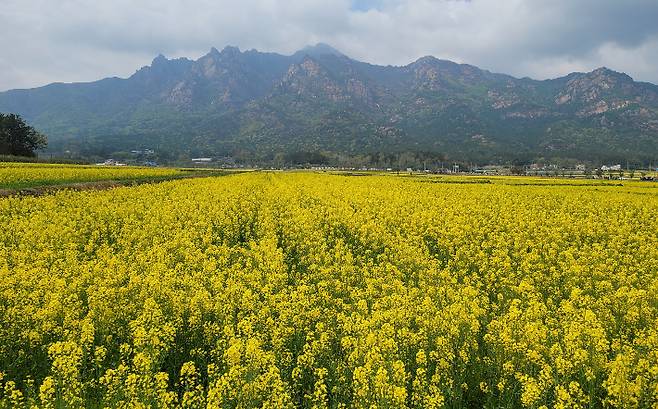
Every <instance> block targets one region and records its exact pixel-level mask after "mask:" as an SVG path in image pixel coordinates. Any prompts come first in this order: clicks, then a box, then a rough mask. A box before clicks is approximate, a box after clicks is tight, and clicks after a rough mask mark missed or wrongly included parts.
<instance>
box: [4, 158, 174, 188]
mask: <svg viewBox="0 0 658 409" xmlns="http://www.w3.org/2000/svg"><path fill="white" fill-rule="evenodd" d="M183 174H184V172H183V171H181V170H179V169H173V168H145V167H133V166H125V167H118V166H117V167H114V166H113V167H103V166H85V165H53V164H41V163H38V164H32V163H11V162H7V163H0V189H20V188H25V187H32V186H44V185H56V184H64V183H78V182H95V181H101V180H138V179H149V178H164V177H171V176H180V175H183Z"/></svg>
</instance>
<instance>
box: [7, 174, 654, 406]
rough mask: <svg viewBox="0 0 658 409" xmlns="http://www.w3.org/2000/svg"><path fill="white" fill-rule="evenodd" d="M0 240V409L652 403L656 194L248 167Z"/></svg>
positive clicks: (156, 188) (80, 196) (69, 199)
mask: <svg viewBox="0 0 658 409" xmlns="http://www.w3.org/2000/svg"><path fill="white" fill-rule="evenodd" d="M0 226H1V227H2V228H0V319H1V320H2V322H0V371H2V375H0V378H2V380H0V400H1V401H2V404H1V405H4V406H3V407H26V408H27V407H30V408H31V407H43V408H53V407H60V408H64V407H67V408H69V407H72V408H75V407H121V408H132V407H153V408H156V407H157V408H159V407H163V408H164V407H184V408H202V407H208V408H260V407H262V408H293V407H298V408H302V407H303V408H440V407H449V408H457V407H486V408H500V407H512V408H514V407H518V408H521V407H524V408H544V407H555V408H592V407H593V408H596V407H620V408H635V407H641V408H650V407H654V408H655V407H656V405H657V403H658V195H657V190H656V189H655V188H652V187H650V186H649V185H646V186H645V185H642V184H639V183H638V184H636V185H634V186H633V187H630V188H628V187H615V186H608V187H605V186H604V187H601V186H596V187H588V186H524V185H516V186H515V185H505V184H478V183H475V184H450V183H425V182H423V181H422V180H418V179H413V178H396V177H393V176H367V177H346V176H339V175H331V176H330V175H319V174H311V173H292V174H291V173H283V174H281V173H279V174H273V173H253V174H241V175H233V176H227V177H223V178H208V179H194V180H184V181H174V182H165V183H161V184H157V185H142V186H138V187H131V188H118V189H113V190H111V191H104V192H68V191H65V192H59V193H57V194H55V195H52V196H44V197H39V198H32V197H26V198H9V199H3V200H0Z"/></svg>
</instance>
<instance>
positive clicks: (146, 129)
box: [0, 44, 658, 162]
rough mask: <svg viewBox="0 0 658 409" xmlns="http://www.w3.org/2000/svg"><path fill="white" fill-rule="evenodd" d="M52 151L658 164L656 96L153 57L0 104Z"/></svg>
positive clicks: (314, 53) (623, 82)
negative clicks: (422, 155) (109, 74)
mask: <svg viewBox="0 0 658 409" xmlns="http://www.w3.org/2000/svg"><path fill="white" fill-rule="evenodd" d="M0 112H14V113H19V114H21V115H22V116H24V117H25V118H26V119H27V120H28V121H29V122H30V123H31V124H33V125H35V126H36V127H37V128H38V129H40V130H41V131H43V132H45V133H47V134H48V135H49V140H50V148H49V150H51V151H54V152H64V151H66V150H68V151H71V152H73V153H74V154H81V155H98V156H108V155H112V154H116V153H117V152H120V151H130V150H134V149H140V148H145V147H146V148H149V149H154V150H156V152H158V153H159V155H160V156H161V157H162V158H165V159H166V158H177V157H190V156H225V155H228V156H234V157H235V156H252V157H257V158H261V159H263V160H270V159H272V158H273V157H275V156H276V155H277V154H294V153H295V152H333V153H336V154H346V155H357V154H368V153H370V154H372V153H382V154H386V153H395V152H431V153H433V154H438V155H442V157H445V158H449V159H451V160H469V161H477V162H497V161H510V160H520V161H529V160H537V159H539V158H572V159H576V160H587V161H594V162H603V161H611V160H632V161H646V162H648V161H650V160H652V159H655V158H656V157H657V156H658V86H656V85H653V84H649V83H642V82H636V81H634V80H633V79H632V78H631V77H629V76H628V75H626V74H623V73H619V72H615V71H613V70H610V69H607V68H599V69H596V70H594V71H592V72H588V73H572V74H569V75H567V76H565V77H562V78H557V79H552V80H544V81H537V80H533V79H529V78H522V79H519V78H514V77H512V76H509V75H504V74H496V73H491V72H489V71H486V70H482V69H480V68H478V67H475V66H472V65H467V64H457V63H454V62H451V61H445V60H440V59H437V58H434V57H431V56H428V57H423V58H420V59H418V60H417V61H414V62H412V63H410V64H408V65H405V66H377V65H372V64H368V63H364V62H360V61H356V60H354V59H351V58H349V57H347V56H345V55H344V54H342V53H340V52H339V51H337V50H335V49H333V48H331V47H329V46H327V45H324V44H318V45H316V46H313V47H307V48H305V49H303V50H300V51H298V52H297V53H295V54H293V55H290V56H285V55H279V54H274V53H263V52H259V51H256V50H249V51H244V52H242V51H240V50H239V49H237V48H235V47H226V48H224V49H223V50H222V51H219V50H217V49H215V48H213V49H211V50H210V52H209V53H208V54H206V55H204V56H202V57H201V58H199V59H198V60H195V61H193V60H189V59H186V58H180V59H167V58H166V57H164V56H162V55H159V56H158V57H156V58H155V59H154V60H153V62H152V63H151V65H150V66H147V67H143V68H141V69H140V70H138V71H137V72H135V74H133V75H132V76H130V77H129V78H125V79H122V78H107V79H103V80H100V81H96V82H91V83H74V84H61V83H57V84H51V85H47V86H44V87H40V88H35V89H28V90H11V91H6V92H2V93H0Z"/></svg>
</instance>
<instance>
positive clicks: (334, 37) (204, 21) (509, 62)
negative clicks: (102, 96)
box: [0, 0, 658, 89]
mask: <svg viewBox="0 0 658 409" xmlns="http://www.w3.org/2000/svg"><path fill="white" fill-rule="evenodd" d="M2 3H3V4H2V7H0V38H1V39H2V43H1V44H0V70H1V71H0V89H10V88H18V87H32V86H38V85H43V84H45V83H49V82H54V81H65V82H70V81H90V80H95V79H99V78H101V77H105V76H114V75H118V76H127V75H130V74H131V73H132V72H134V71H135V70H136V69H138V68H139V67H140V66H142V65H145V64H148V63H149V62H150V60H151V59H152V58H153V57H154V56H155V55H156V54H158V53H160V52H162V53H164V54H165V55H167V56H188V57H192V58H196V57H198V56H200V55H202V54H204V53H205V52H207V50H208V49H209V48H210V47H211V46H216V47H218V48H222V47H223V46H225V45H229V44H231V45H237V46H239V47H240V48H242V49H249V48H257V49H259V50H263V51H276V52H282V53H291V52H294V51H295V50H297V49H299V48H301V47H303V46H304V45H306V44H310V43H315V42H320V41H322V42H326V43H329V44H332V45H334V46H335V47H336V48H338V49H340V50H341V51H343V52H345V53H346V54H348V55H350V56H352V57H354V58H357V59H360V60H363V61H368V62H372V63H378V64H397V65H401V64H406V63H409V62H411V61H413V60H415V59H416V58H418V57H421V56H423V55H428V54H431V55H435V56H437V57H439V58H445V59H452V60H455V61H459V62H467V63H470V64H474V65H478V66H480V67H482V68H486V69H490V70H492V71H498V72H505V73H510V74H513V75H516V76H531V77H535V78H546V77H555V76H560V75H564V74H567V73H568V72H570V71H572V70H579V71H587V70H591V69H594V68H596V67H598V66H601V65H605V66H608V67H610V68H612V69H616V70H620V71H625V72H627V73H628V74H630V75H631V76H633V77H635V78H636V79H640V80H645V81H653V82H658V72H657V71H656V70H655V69H653V68H652V67H655V66H656V63H658V40H657V38H658V37H657V36H658V25H656V24H655V21H658V2H656V1H655V0H630V1H624V2H621V1H618V0H579V1H573V0H554V1H550V2H547V1H544V0H505V1H500V0H472V1H466V0H365V1H364V0H359V1H358V2H356V1H350V0H287V1H284V0H241V1H239V2H236V1H227V0H113V1H108V0H59V1H53V0H2Z"/></svg>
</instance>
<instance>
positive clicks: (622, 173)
mask: <svg viewBox="0 0 658 409" xmlns="http://www.w3.org/2000/svg"><path fill="white" fill-rule="evenodd" d="M155 153H156V152H155V150H153V149H135V150H132V151H130V155H131V157H128V158H123V159H121V160H119V159H114V158H108V159H105V160H103V161H102V162H99V163H96V165H97V166H149V167H155V166H160V164H159V163H158V162H157V161H155V160H154V159H153V158H155V156H156V155H155ZM168 165H169V166H171V164H168ZM175 166H183V167H212V168H222V169H239V168H252V169H269V170H293V169H298V170H299V169H310V170H317V171H361V172H366V171H367V172H396V173H400V172H405V173H426V174H462V175H469V174H470V175H492V176H493V175H501V176H505V175H507V176H510V175H519V176H539V177H567V178H586V179H605V180H624V179H635V178H639V179H640V180H646V181H658V176H657V173H658V167H654V166H651V167H649V168H647V169H637V168H634V167H629V166H628V165H626V166H625V167H624V166H622V164H619V163H616V164H606V165H602V166H599V167H591V166H588V165H586V164H576V165H573V166H568V167H567V166H559V165H557V164H542V163H532V164H530V165H486V166H477V165H473V164H467V163H457V162H455V163H434V164H433V165H427V164H424V165H423V166H422V167H418V166H416V167H413V166H397V167H376V166H329V165H319V164H313V163H307V164H279V165H277V166H263V165H259V164H250V165H245V164H241V163H238V162H237V161H236V160H235V158H232V157H230V156H223V157H197V158H189V159H183V160H178V161H176V163H175Z"/></svg>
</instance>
